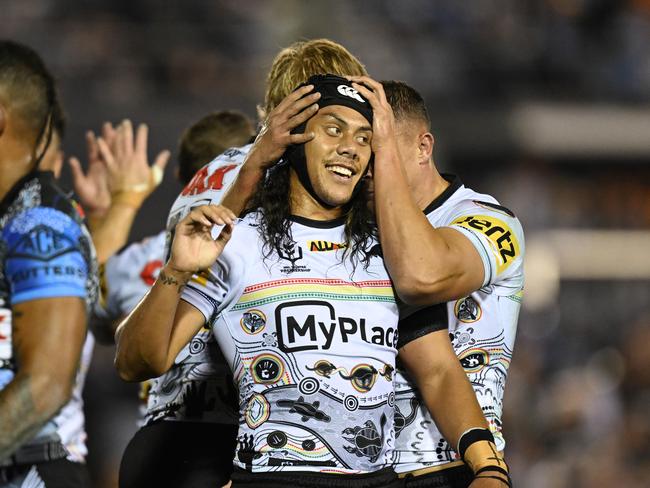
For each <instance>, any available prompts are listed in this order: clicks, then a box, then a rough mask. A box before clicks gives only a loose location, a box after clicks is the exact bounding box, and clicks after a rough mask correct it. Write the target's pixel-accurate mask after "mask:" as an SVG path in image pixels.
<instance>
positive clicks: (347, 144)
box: [336, 131, 359, 160]
mask: <svg viewBox="0 0 650 488" xmlns="http://www.w3.org/2000/svg"><path fill="white" fill-rule="evenodd" d="M336 152H337V154H338V155H339V156H345V157H348V158H350V159H353V160H356V159H358V158H359V147H358V143H357V141H356V139H355V137H354V134H353V133H351V132H347V131H346V132H344V133H343V134H342V135H341V138H340V139H339V145H338V147H337V148H336Z"/></svg>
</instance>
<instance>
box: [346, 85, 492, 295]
mask: <svg viewBox="0 0 650 488" xmlns="http://www.w3.org/2000/svg"><path fill="white" fill-rule="evenodd" d="M352 79H353V80H355V81H356V83H354V87H355V88H357V89H358V90H359V92H360V93H361V94H362V95H363V96H364V97H366V98H367V99H368V101H369V102H370V104H371V105H372V107H373V112H374V116H373V117H374V120H373V139H372V147H373V152H374V154H375V162H374V168H373V179H374V189H375V211H376V216H377V225H378V227H379V236H380V240H381V245H382V251H383V255H384V260H385V262H386V266H387V268H388V270H389V272H390V275H391V278H392V279H393V283H394V285H395V288H396V290H397V293H398V295H399V296H400V298H402V300H404V301H405V302H407V303H413V304H429V303H440V302H443V301H448V300H451V299H454V298H458V297H461V296H466V295H467V294H469V293H470V292H472V291H475V290H477V289H478V288H480V287H481V286H482V285H483V282H484V278H485V276H484V274H485V273H484V267H483V263H482V261H481V257H480V255H479V253H478V251H477V250H476V248H475V246H474V245H473V244H472V243H471V242H470V241H469V239H467V238H466V237H465V236H464V235H463V234H461V233H459V232H458V231H456V230H454V229H451V228H437V229H436V228H434V227H433V226H432V225H431V223H430V222H429V221H428V220H427V218H426V217H425V215H424V214H423V212H422V210H421V209H420V208H419V207H418V205H417V204H416V202H415V201H414V199H413V197H412V196H411V192H410V190H409V187H408V183H407V180H406V176H405V174H404V170H403V168H402V163H401V161H400V157H399V152H398V150H397V141H396V138H395V120H394V116H393V111H392V109H391V107H390V104H389V103H388V101H387V100H386V95H385V93H384V90H383V87H382V86H381V84H380V83H378V82H376V81H374V80H371V79H370V78H367V77H353V78H352ZM360 83H363V84H360Z"/></svg>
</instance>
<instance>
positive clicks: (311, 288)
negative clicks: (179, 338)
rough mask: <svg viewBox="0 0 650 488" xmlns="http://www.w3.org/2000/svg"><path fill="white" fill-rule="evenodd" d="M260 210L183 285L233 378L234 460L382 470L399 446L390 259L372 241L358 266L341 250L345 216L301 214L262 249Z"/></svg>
mask: <svg viewBox="0 0 650 488" xmlns="http://www.w3.org/2000/svg"><path fill="white" fill-rule="evenodd" d="M258 218H260V216H259V214H258V213H252V214H249V215H247V216H246V217H245V218H243V219H241V220H240V221H239V222H238V223H237V224H236V226H235V230H234V232H233V235H232V238H231V240H230V241H229V243H228V244H227V245H226V248H225V250H224V252H223V254H222V255H221V256H220V257H219V258H218V259H217V261H216V262H215V264H214V265H212V266H211V267H210V268H209V270H207V271H206V272H204V273H201V274H200V275H198V276H195V277H194V278H193V279H192V281H190V283H189V284H188V286H187V287H186V288H185V289H184V291H183V294H182V299H183V300H186V301H187V302H189V303H190V304H192V305H193V306H195V307H196V308H197V309H198V310H200V311H201V312H202V313H203V315H204V316H205V320H206V322H207V323H208V324H209V326H210V327H211V328H212V330H213V332H214V334H215V336H216V337H217V340H218V342H219V345H220V346H221V349H222V351H223V353H224V356H225V357H226V360H227V361H228V364H229V365H230V366H231V368H232V370H233V374H234V377H235V381H236V383H237V386H238V390H239V411H240V415H241V418H240V426H239V437H238V441H239V442H238V448H237V452H236V456H235V465H237V466H239V467H241V468H245V469H247V470H248V471H253V472H265V471H277V470H283V471H296V470H297V471H316V472H330V473H363V472H372V471H376V470H378V469H380V468H382V467H384V466H385V465H386V464H387V463H388V462H389V461H390V456H391V454H392V453H391V450H392V447H393V445H394V429H393V414H394V408H393V407H394V390H393V371H394V366H395V364H394V362H395V356H396V352H397V350H396V343H397V335H396V334H397V322H398V310H397V306H396V303H395V296H394V293H393V289H392V286H391V282H390V278H389V276H388V273H387V271H386V269H385V267H384V263H383V260H382V259H381V258H380V257H379V255H378V253H373V252H372V251H371V253H370V254H371V257H370V261H369V265H368V267H367V268H365V267H364V265H363V263H360V264H358V265H357V266H356V267H355V268H353V266H352V265H351V263H350V259H349V258H348V257H346V258H345V259H343V260H342V256H343V253H344V245H342V244H341V243H342V242H344V240H345V235H344V222H343V220H344V219H338V220H337V221H332V222H319V221H312V220H308V219H304V218H298V217H294V218H292V223H291V233H292V237H293V240H294V243H295V244H294V245H293V246H292V247H291V246H290V247H287V248H285V249H284V250H283V251H282V252H281V253H280V255H278V254H277V253H276V252H275V251H273V252H272V253H271V254H270V255H268V256H266V254H267V253H265V251H266V249H265V248H264V246H263V241H262V238H261V236H260V233H259V228H258V221H257V219H258ZM371 244H373V245H372V249H373V251H374V250H376V249H378V245H376V243H371ZM369 249H370V247H369Z"/></svg>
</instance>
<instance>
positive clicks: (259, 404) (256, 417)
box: [244, 393, 271, 429]
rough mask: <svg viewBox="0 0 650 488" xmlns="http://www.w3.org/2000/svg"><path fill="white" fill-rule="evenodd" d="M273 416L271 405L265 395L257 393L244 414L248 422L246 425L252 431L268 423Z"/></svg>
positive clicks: (249, 401)
mask: <svg viewBox="0 0 650 488" xmlns="http://www.w3.org/2000/svg"><path fill="white" fill-rule="evenodd" d="M270 414H271V405H269V402H268V400H267V399H266V398H264V395H260V394H259V393H255V394H254V395H253V396H252V397H251V398H250V400H248V404H247V405H246V411H245V412H244V419H245V420H246V425H248V427H250V428H251V429H256V428H258V427H259V426H260V425H262V424H263V423H264V422H266V421H267V420H268V418H269V415H270Z"/></svg>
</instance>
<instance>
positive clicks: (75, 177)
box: [68, 157, 86, 189]
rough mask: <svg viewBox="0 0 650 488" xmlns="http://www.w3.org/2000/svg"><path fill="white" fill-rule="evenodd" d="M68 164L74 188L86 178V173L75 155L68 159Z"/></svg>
mask: <svg viewBox="0 0 650 488" xmlns="http://www.w3.org/2000/svg"><path fill="white" fill-rule="evenodd" d="M68 164H69V165H70V170H71V171H72V181H73V183H74V186H75V189H76V188H77V187H78V186H79V185H82V184H83V183H84V181H85V180H86V175H85V174H84V172H83V169H81V163H80V162H79V160H78V159H77V158H75V157H72V158H70V159H68Z"/></svg>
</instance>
